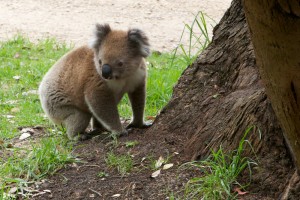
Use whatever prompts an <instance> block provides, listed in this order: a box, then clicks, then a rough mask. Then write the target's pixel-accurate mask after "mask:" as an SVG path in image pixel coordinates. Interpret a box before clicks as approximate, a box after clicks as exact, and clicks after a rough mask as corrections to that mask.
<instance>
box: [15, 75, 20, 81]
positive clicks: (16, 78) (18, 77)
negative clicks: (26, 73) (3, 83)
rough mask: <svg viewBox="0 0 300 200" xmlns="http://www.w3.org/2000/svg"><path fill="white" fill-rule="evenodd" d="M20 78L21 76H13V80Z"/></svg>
mask: <svg viewBox="0 0 300 200" xmlns="http://www.w3.org/2000/svg"><path fill="white" fill-rule="evenodd" d="M20 78H21V76H13V79H15V80H17V81H18V80H20Z"/></svg>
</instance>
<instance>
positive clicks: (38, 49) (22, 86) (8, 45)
mask: <svg viewBox="0 0 300 200" xmlns="http://www.w3.org/2000/svg"><path fill="white" fill-rule="evenodd" d="M69 49H70V48H69V46H68V45H66V44H61V43H58V42H56V41H55V40H54V39H45V40H42V41H39V42H37V43H32V42H31V41H29V39H27V38H25V37H22V36H15V37H14V38H13V39H11V40H9V41H4V42H1V41H0V87H1V89H0V139H1V138H13V137H15V136H16V135H17V134H18V130H17V127H19V126H34V125H38V124H45V123H46V122H45V120H44V118H43V116H42V114H43V111H42V109H41V106H40V102H39V99H38V95H37V89H38V85H39V83H40V81H41V79H42V77H43V76H44V74H45V73H46V72H47V70H48V69H49V68H50V67H51V66H52V65H53V64H54V63H55V62H56V60H57V59H58V58H59V57H61V56H62V55H63V54H65V53H66V52H67V51H68V50H69ZM47 121H48V120H47Z"/></svg>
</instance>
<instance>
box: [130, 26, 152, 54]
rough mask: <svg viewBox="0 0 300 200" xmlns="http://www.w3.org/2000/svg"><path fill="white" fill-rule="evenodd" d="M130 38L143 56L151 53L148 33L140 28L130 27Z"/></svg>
mask: <svg viewBox="0 0 300 200" xmlns="http://www.w3.org/2000/svg"><path fill="white" fill-rule="evenodd" d="M128 40H129V42H130V43H131V44H133V46H135V47H137V48H138V51H139V52H140V54H141V55H142V56H143V57H147V56H149V55H150V53H151V52H150V44H149V41H148V37H147V36H146V34H145V33H144V32H143V31H141V30H139V29H130V30H129V31H128Z"/></svg>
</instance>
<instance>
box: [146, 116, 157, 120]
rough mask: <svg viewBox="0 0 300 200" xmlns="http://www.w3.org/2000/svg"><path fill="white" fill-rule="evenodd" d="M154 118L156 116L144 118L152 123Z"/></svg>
mask: <svg viewBox="0 0 300 200" xmlns="http://www.w3.org/2000/svg"><path fill="white" fill-rule="evenodd" d="M155 118H156V116H147V117H146V119H147V120H152V121H154V120H155Z"/></svg>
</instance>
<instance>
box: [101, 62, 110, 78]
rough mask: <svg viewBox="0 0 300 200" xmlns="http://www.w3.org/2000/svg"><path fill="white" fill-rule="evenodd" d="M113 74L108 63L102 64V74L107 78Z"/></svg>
mask: <svg viewBox="0 0 300 200" xmlns="http://www.w3.org/2000/svg"><path fill="white" fill-rule="evenodd" d="M111 74H112V70H111V67H110V66H109V65H107V64H105V65H103V66H102V76H103V78H105V79H108V78H109V77H110V76H111Z"/></svg>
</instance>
